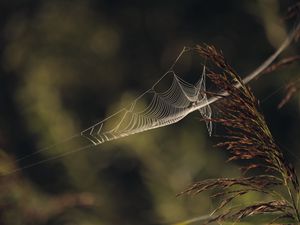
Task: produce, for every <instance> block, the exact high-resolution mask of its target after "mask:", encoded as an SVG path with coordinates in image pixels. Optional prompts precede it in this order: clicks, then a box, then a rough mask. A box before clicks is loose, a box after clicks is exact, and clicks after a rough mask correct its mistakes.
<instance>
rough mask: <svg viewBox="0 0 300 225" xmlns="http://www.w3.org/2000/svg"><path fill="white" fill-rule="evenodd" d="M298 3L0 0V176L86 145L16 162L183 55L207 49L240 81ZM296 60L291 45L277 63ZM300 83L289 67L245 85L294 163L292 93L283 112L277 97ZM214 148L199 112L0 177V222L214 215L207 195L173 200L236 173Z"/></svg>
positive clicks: (144, 220) (101, 114) (112, 106)
mask: <svg viewBox="0 0 300 225" xmlns="http://www.w3.org/2000/svg"><path fill="white" fill-rule="evenodd" d="M294 3H295V1H292V0H288V1H287V0H285V1H279V0H278V1H277V0H261V1H240V0H234V1H217V0H214V1H204V0H201V1H200V0H197V1H196V0H195V1H177V2H175V1H97V0H87V1H79V0H74V1H62V0H57V1H56V0H49V1H47V0H43V1H42V0H41V1H30V0H10V1H4V0H1V2H0V17H1V20H0V52H1V66H0V71H1V73H0V76H1V80H0V81H1V82H0V112H1V117H0V148H1V152H0V157H1V158H0V160H1V162H0V172H1V174H5V173H6V172H7V171H12V170H16V169H17V170H18V168H23V167H26V166H27V165H29V164H31V163H34V162H39V161H41V160H48V159H51V158H52V157H55V156H57V155H59V154H62V153H65V152H69V151H72V150H74V149H78V148H79V147H81V146H84V145H86V144H88V142H87V141H86V140H84V139H80V138H76V139H74V140H72V141H70V142H68V143H64V144H60V145H57V146H56V147H53V148H51V149H48V150H45V151H42V152H40V153H39V154H35V155H33V156H32V157H30V158H27V159H25V160H18V159H20V158H21V157H23V156H25V155H27V154H31V153H33V152H36V151H38V150H40V149H42V148H43V147H45V146H46V147H47V146H51V145H53V144H54V143H59V142H61V141H62V140H64V139H65V138H67V137H70V136H72V135H74V134H78V133H79V132H80V131H81V130H82V129H84V128H86V127H88V126H90V125H92V124H93V123H95V122H97V121H99V120H100V119H103V118H105V117H106V116H108V115H110V114H112V113H113V112H115V111H117V110H118V109H119V108H121V107H122V106H124V105H126V104H128V103H129V102H130V101H131V100H132V99H134V97H135V96H137V95H138V94H139V93H141V92H143V91H145V90H147V89H148V88H149V87H151V85H152V84H153V83H154V82H155V81H156V80H157V79H158V78H159V77H160V76H161V75H162V74H163V73H164V72H165V71H167V70H168V68H169V66H170V65H171V64H172V62H173V61H174V60H175V58H176V57H177V55H178V54H179V53H180V51H181V49H182V48H183V47H184V46H193V45H195V44H201V43H203V42H204V43H208V44H213V45H215V46H216V47H218V48H219V49H222V51H223V53H224V55H225V56H226V58H227V59H228V61H229V62H230V64H231V65H232V66H233V67H234V68H235V69H236V70H237V71H238V73H239V74H240V75H241V76H245V75H246V74H247V73H249V72H251V71H252V70H253V69H254V68H256V67H257V66H258V65H259V64H260V63H261V62H262V61H263V60H264V59H266V58H267V57H268V56H269V55H270V54H271V53H272V52H274V51H275V49H276V48H277V47H278V46H279V45H280V43H281V42H282V41H283V40H284V38H285V37H286V33H287V32H288V30H289V27H290V25H287V24H286V22H285V21H284V20H283V15H284V12H285V11H286V9H287V7H288V6H289V5H292V4H294ZM296 53H297V46H296V45H295V46H293V47H291V48H289V49H288V51H286V52H285V53H284V54H285V55H290V54H296ZM184 76H187V74H183V75H182V77H183V78H184ZM297 77H299V67H298V65H293V66H291V67H289V68H287V69H284V70H280V71H278V72H276V73H272V74H268V75H264V76H263V77H261V78H260V79H259V80H257V81H255V82H253V83H251V86H252V88H253V90H254V92H255V94H256V95H257V97H258V98H259V99H260V100H261V107H262V110H263V112H264V114H265V116H266V119H267V121H268V124H269V125H270V128H271V130H272V132H273V134H274V136H275V138H276V140H277V141H278V143H279V144H280V146H282V149H283V151H285V152H286V154H287V155H288V157H289V159H290V161H292V162H293V163H294V164H295V165H296V166H297V165H298V159H299V157H298V156H299V155H300V153H299V146H300V140H299V138H298V137H299V124H300V123H299V106H300V105H299V104H300V103H299V97H295V98H293V99H292V101H290V102H289V103H288V104H287V105H286V106H285V107H284V108H283V109H281V110H277V105H278V103H279V102H280V100H281V98H282V97H283V96H284V94H285V93H284V89H279V88H281V87H283V86H284V85H285V84H287V83H288V82H289V81H292V80H295V79H296V78H297ZM276 91H277V92H276ZM273 93H274V95H272V94H273ZM215 129H216V131H215V132H217V127H216V128H215ZM213 143H215V142H214V140H213V139H211V138H208V137H207V132H206V130H205V125H204V124H203V123H202V122H200V115H199V114H197V113H194V114H192V115H190V116H188V117H187V118H185V119H184V120H183V121H181V122H180V123H178V124H175V125H172V126H170V127H165V128H161V129H157V130H152V131H149V132H146V133H142V134H137V135H134V136H131V137H128V138H124V139H122V140H118V141H115V142H110V143H106V144H103V145H100V146H98V147H97V148H93V149H87V150H85V151H81V152H78V153H74V154H69V155H67V156H65V157H62V158H58V159H55V160H49V161H47V162H44V163H42V164H40V165H37V166H34V167H31V168H27V169H21V170H18V171H17V172H15V173H12V174H10V175H6V176H1V178H0V182H1V183H0V193H1V194H0V221H1V222H0V223H1V224H22V225H23V224H107V225H109V224H130V225H132V224H163V223H165V222H174V221H180V220H184V219H187V218H192V217H195V216H199V215H204V214H207V213H208V212H210V211H211V210H212V209H213V207H214V206H215V203H214V202H212V201H211V199H210V198H209V193H208V194H207V195H205V194H202V195H199V196H196V197H181V198H176V197H175V196H176V193H178V192H180V191H181V190H183V189H184V188H185V187H186V186H188V185H189V184H190V183H192V182H193V181H196V180H199V179H205V178H210V177H222V176H229V177H233V176H238V175H239V170H238V168H237V167H238V166H237V165H235V164H226V163H225V160H226V155H225V154H224V153H223V152H221V151H216V150H215V149H214V148H212V145H213ZM260 197H261V196H259V195H252V196H247V197H245V198H243V199H242V200H241V201H255V200H256V199H258V198H260Z"/></svg>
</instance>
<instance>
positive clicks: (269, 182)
mask: <svg viewBox="0 0 300 225" xmlns="http://www.w3.org/2000/svg"><path fill="white" fill-rule="evenodd" d="M196 51H197V52H198V54H199V55H200V56H201V57H204V58H205V59H206V61H207V62H208V68H207V76H208V78H209V80H210V82H211V83H212V86H213V87H215V89H216V91H214V92H216V93H221V94H217V96H219V97H220V98H222V99H221V100H220V101H218V102H217V103H216V104H215V107H216V110H217V113H218V116H217V118H213V119H212V121H213V122H214V123H216V124H219V125H221V126H222V127H223V129H224V133H223V134H222V135H221V136H219V137H217V139H218V144H217V145H216V146H217V147H220V148H222V149H225V150H226V151H228V152H229V153H230V156H229V159H228V161H233V160H238V161H243V164H244V166H242V167H241V170H242V177H238V178H217V179H208V180H204V181H200V182H197V183H195V184H193V185H191V186H190V187H188V188H187V189H186V190H184V191H183V192H181V193H180V194H179V195H182V194H199V193H201V192H203V191H207V190H218V192H217V193H216V194H214V195H213V196H212V197H214V198H216V197H218V198H221V199H222V201H221V204H220V205H219V206H218V207H217V208H216V209H215V210H214V211H213V213H212V215H213V217H211V218H210V219H209V220H208V221H207V223H211V222H215V221H219V222H220V221H226V220H230V221H240V220H243V219H244V218H247V217H251V216H254V215H262V214H266V213H272V214H275V215H276V217H275V218H274V219H273V220H274V221H269V222H275V221H277V220H278V221H279V220H280V219H282V218H289V219H290V220H292V221H295V223H298V222H300V217H299V208H298V202H299V182H298V178H297V176H296V172H295V169H294V168H293V166H292V165H291V164H290V163H288V162H287V160H286V159H285V157H284V155H283V153H282V151H281V150H280V148H279V147H278V146H277V145H276V143H275V140H274V138H273V136H272V134H271V132H270V130H269V128H268V126H267V123H266V121H265V119H264V116H263V115H262V113H261V112H260V111H259V110H258V108H259V104H258V101H257V99H256V98H255V96H254V95H253V93H252V92H251V90H250V88H249V87H248V86H246V85H244V84H243V82H242V79H241V78H240V77H239V76H238V75H237V73H236V72H235V71H234V69H233V68H232V67H231V66H230V65H229V64H228V63H227V62H226V60H225V58H224V56H223V54H222V53H221V52H220V51H218V50H216V48H214V47H213V46H208V45H205V46H197V47H196ZM210 94H212V93H210ZM212 95H213V94H212ZM254 170H255V172H256V173H258V174H259V175H256V176H250V175H248V174H249V173H251V171H252V172H254ZM275 186H276V187H277V188H276V191H275V190H274V187H275ZM277 190H279V191H277ZM250 192H259V193H262V194H264V195H268V196H269V197H270V198H271V199H273V200H272V201H267V202H263V201H262V202H256V203H252V204H250V205H247V206H244V207H239V208H233V207H230V203H231V202H232V200H234V199H236V198H238V197H240V196H243V195H246V194H248V193H250Z"/></svg>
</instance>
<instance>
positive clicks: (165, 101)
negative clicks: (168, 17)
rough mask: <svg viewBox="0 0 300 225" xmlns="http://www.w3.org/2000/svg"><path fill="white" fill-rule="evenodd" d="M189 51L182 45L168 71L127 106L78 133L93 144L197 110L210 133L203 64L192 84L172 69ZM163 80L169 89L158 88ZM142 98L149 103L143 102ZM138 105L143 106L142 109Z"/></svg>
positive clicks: (173, 119) (174, 121) (157, 124)
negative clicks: (161, 89) (167, 83)
mask: <svg viewBox="0 0 300 225" xmlns="http://www.w3.org/2000/svg"><path fill="white" fill-rule="evenodd" d="M189 50H190V49H189V48H184V49H183V50H182V52H181V53H180V55H179V56H178V58H177V59H176V61H175V62H174V64H173V65H172V66H171V67H170V69H169V70H168V72H167V73H165V74H164V75H163V76H162V77H161V78H160V79H159V80H158V81H157V82H156V83H155V84H154V85H153V86H152V87H151V88H150V89H149V90H147V91H146V92H144V93H143V94H142V95H140V96H139V97H138V98H136V99H135V100H134V101H133V102H132V103H131V104H130V105H129V106H128V107H124V108H122V109H121V110H120V111H118V112H116V113H115V114H113V115H111V116H109V117H107V118H106V119H104V120H102V121H100V122H98V123H96V124H94V125H93V126H91V127H89V128H87V129H85V130H83V131H82V132H81V135H82V136H83V137H85V138H87V139H88V140H90V141H91V142H92V143H93V144H94V145H99V144H102V143H104V142H107V141H112V140H115V139H119V138H122V137H126V136H129V135H133V134H136V133H141V132H144V131H147V130H151V129H155V128H159V127H163V126H167V125H170V124H174V123H176V122H178V121H180V120H181V119H183V118H184V117H185V116H187V115H188V114H189V113H191V112H193V111H196V110H198V111H199V112H200V113H201V115H202V117H203V118H204V119H205V121H206V126H207V129H208V133H209V135H211V134H212V122H211V121H210V119H211V115H212V110H211V108H210V106H209V103H208V100H207V95H206V80H205V78H206V69H205V65H203V70H202V74H200V77H199V79H198V81H197V82H195V83H193V84H191V83H189V82H186V81H185V80H183V79H182V78H180V76H179V75H178V74H176V73H175V71H174V70H173V68H174V66H175V64H176V63H177V61H178V60H179V58H180V57H181V56H182V54H183V53H184V52H186V51H189ZM165 79H168V80H170V81H171V82H170V84H169V86H168V88H167V89H166V90H165V91H158V86H159V85H160V83H161V82H162V81H163V80H165ZM146 100H148V101H146ZM145 101H146V102H148V104H146V105H144V102H145ZM141 105H144V107H142V109H141ZM199 106H201V107H199ZM203 106H204V107H203Z"/></svg>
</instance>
